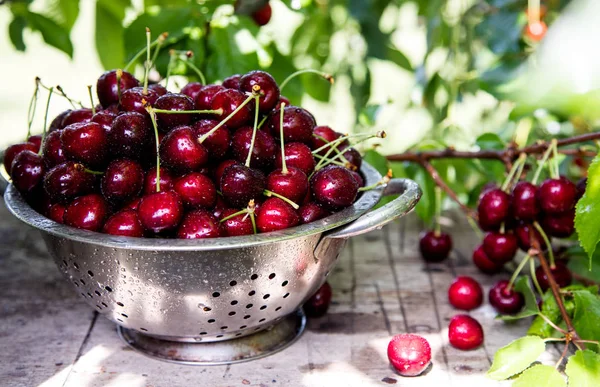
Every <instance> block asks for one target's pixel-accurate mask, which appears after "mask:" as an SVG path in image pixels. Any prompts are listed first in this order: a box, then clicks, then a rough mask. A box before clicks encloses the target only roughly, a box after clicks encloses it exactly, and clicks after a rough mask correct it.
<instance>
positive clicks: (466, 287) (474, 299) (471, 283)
mask: <svg viewBox="0 0 600 387" xmlns="http://www.w3.org/2000/svg"><path fill="white" fill-rule="evenodd" d="M448 301H449V302H450V304H452V306H454V307H455V308H458V309H462V310H471V309H475V308H478V307H480V306H481V303H482V302H483V289H482V288H481V285H479V282H477V281H475V280H474V279H473V278H471V277H467V276H460V277H456V279H454V281H453V282H452V284H451V285H450V287H449V288H448Z"/></svg>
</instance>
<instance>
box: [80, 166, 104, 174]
mask: <svg viewBox="0 0 600 387" xmlns="http://www.w3.org/2000/svg"><path fill="white" fill-rule="evenodd" d="M84 171H85V172H86V173H91V174H92V175H104V172H100V171H94V170H91V169H88V168H85V169H84Z"/></svg>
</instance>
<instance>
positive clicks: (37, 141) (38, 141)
mask: <svg viewBox="0 0 600 387" xmlns="http://www.w3.org/2000/svg"><path fill="white" fill-rule="evenodd" d="M27 142H28V143H30V144H33V145H35V147H36V149H37V150H35V151H34V152H39V150H40V148H41V146H42V135H40V134H34V135H33V136H29V138H28V139H27Z"/></svg>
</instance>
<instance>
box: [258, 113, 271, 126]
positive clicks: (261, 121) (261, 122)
mask: <svg viewBox="0 0 600 387" xmlns="http://www.w3.org/2000/svg"><path fill="white" fill-rule="evenodd" d="M269 117H270V116H269V115H268V114H267V115H266V116H264V117H263V119H262V120H260V122H259V123H258V129H260V128H262V126H263V124H264V123H265V122H266V121H267V119H268V118H269Z"/></svg>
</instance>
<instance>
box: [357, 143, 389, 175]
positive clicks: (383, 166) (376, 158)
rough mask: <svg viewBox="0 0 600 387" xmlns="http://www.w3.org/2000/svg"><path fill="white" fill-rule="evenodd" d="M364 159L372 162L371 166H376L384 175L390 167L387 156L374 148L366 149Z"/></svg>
mask: <svg viewBox="0 0 600 387" xmlns="http://www.w3.org/2000/svg"><path fill="white" fill-rule="evenodd" d="M363 160H364V161H366V162H367V163H369V164H371V166H372V167H373V168H375V169H376V170H377V172H379V173H381V175H382V176H384V175H385V174H386V173H387V171H388V169H389V163H388V161H387V159H386V158H385V156H383V155H382V154H381V153H379V152H377V151H376V150H374V149H369V150H368V151H366V152H365V154H364V155H363Z"/></svg>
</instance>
